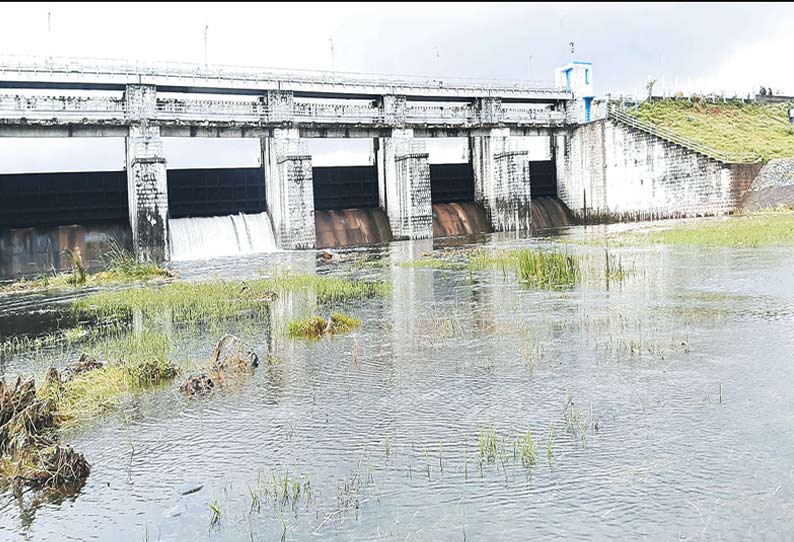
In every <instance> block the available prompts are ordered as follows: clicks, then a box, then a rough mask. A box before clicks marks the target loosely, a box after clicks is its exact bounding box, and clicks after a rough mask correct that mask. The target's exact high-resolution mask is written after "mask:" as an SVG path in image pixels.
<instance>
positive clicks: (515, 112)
mask: <svg viewBox="0 0 794 542" xmlns="http://www.w3.org/2000/svg"><path fill="white" fill-rule="evenodd" d="M487 115H488V116H487V118H481V113H480V112H478V111H477V109H476V108H475V107H473V106H472V105H471V104H452V105H419V104H412V103H410V102H409V103H408V104H406V107H405V108H404V109H403V110H402V112H401V113H400V114H399V115H398V116H397V117H395V118H391V119H389V118H387V116H386V114H385V112H384V110H383V108H382V107H379V106H378V105H376V104H375V103H374V102H373V103H370V104H334V103H307V102H301V101H297V100H296V101H294V102H293V103H292V107H291V108H289V107H276V108H274V109H270V108H269V107H268V105H267V103H265V102H264V101H261V100H224V99H220V100H206V99H194V98H186V99H182V98H179V99H175V98H158V99H157V101H156V107H155V110H154V111H151V112H149V113H148V114H147V117H148V118H150V119H151V120H155V121H159V122H162V123H164V124H185V123H187V124H190V123H209V124H220V123H226V124H236V125H256V126H262V125H267V124H272V123H282V122H294V123H295V124H298V125H305V124H316V125H365V126H389V125H406V126H457V127H465V126H473V125H477V124H489V125H492V124H501V125H507V126H543V127H561V126H563V125H564V124H565V122H566V117H565V112H564V111H557V110H552V109H538V108H534V109H532V108H521V107H515V106H503V107H501V108H499V109H498V110H497V112H496V113H495V114H494V112H492V111H490V112H488V113H487ZM130 120H131V118H130V112H129V110H128V105H127V103H126V101H125V100H124V98H118V97H107V96H72V95H64V96H29V95H0V122H2V123H4V124H11V123H32V124H37V123H38V124H46V125H59V124H75V123H81V124H98V125H100V124H113V125H118V124H124V123H126V122H129V121H130Z"/></svg>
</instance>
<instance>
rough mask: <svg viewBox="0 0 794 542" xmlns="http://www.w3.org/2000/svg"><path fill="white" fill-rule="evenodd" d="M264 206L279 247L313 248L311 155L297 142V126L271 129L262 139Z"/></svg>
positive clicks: (314, 240) (314, 243)
mask: <svg viewBox="0 0 794 542" xmlns="http://www.w3.org/2000/svg"><path fill="white" fill-rule="evenodd" d="M261 144H262V167H263V168H264V170H265V171H264V174H265V196H266V198H267V209H268V211H269V212H270V217H271V218H272V220H273V228H274V230H275V231H274V233H275V238H276V244H277V245H278V247H279V248H284V249H298V248H314V247H315V246H316V237H315V229H314V183H313V182H312V157H311V156H310V155H309V154H308V153H307V152H306V151H305V150H304V149H303V147H302V146H301V144H300V136H299V134H298V130H297V128H285V129H282V128H279V129H276V130H274V134H273V137H272V138H262V140H261Z"/></svg>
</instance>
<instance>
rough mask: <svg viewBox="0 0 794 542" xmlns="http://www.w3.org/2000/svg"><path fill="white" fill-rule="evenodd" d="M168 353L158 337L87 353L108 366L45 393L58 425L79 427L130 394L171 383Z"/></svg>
mask: <svg viewBox="0 0 794 542" xmlns="http://www.w3.org/2000/svg"><path fill="white" fill-rule="evenodd" d="M170 352H171V342H170V341H169V339H168V337H167V336H166V335H164V334H160V333H152V332H144V333H142V334H140V335H127V336H124V337H121V338H113V339H110V340H108V341H105V342H104V343H103V344H101V345H99V346H97V347H96V348H95V349H94V350H93V351H92V352H91V355H92V357H96V358H97V359H101V360H113V361H112V362H109V363H107V364H106V365H105V366H104V367H101V368H99V369H95V370H93V371H88V372H85V373H81V374H79V375H77V376H76V377H75V378H73V379H72V380H69V381H67V382H65V383H64V384H63V385H62V386H61V388H60V389H59V390H45V392H46V393H49V392H54V394H53V395H52V396H51V397H52V398H53V399H55V400H56V404H57V412H58V418H59V419H60V420H61V421H62V423H64V424H66V425H70V424H77V423H81V422H83V421H86V420H89V419H91V418H94V417H96V416H98V415H100V414H102V413H104V412H106V411H109V410H113V409H114V408H116V407H117V406H118V404H119V403H120V402H121V400H122V399H123V398H124V397H125V396H128V395H129V394H131V393H134V392H138V391H141V390H145V389H148V388H150V387H152V386H155V385H158V384H162V383H166V382H170V381H171V380H173V379H174V378H175V377H176V376H177V375H178V374H179V369H178V367H177V366H176V365H175V364H174V363H173V362H172V361H170V360H169V359H168V355H169V353H170Z"/></svg>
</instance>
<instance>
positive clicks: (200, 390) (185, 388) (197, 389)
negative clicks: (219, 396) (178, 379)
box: [179, 373, 215, 397]
mask: <svg viewBox="0 0 794 542" xmlns="http://www.w3.org/2000/svg"><path fill="white" fill-rule="evenodd" d="M214 387H215V382H213V380H212V378H210V376H209V375H208V374H205V373H195V374H192V375H190V376H189V377H187V380H185V381H184V382H183V383H182V385H181V386H179V391H181V392H182V393H184V394H185V395H187V396H188V397H193V396H195V395H207V394H209V393H210V392H211V391H212V389H213V388H214Z"/></svg>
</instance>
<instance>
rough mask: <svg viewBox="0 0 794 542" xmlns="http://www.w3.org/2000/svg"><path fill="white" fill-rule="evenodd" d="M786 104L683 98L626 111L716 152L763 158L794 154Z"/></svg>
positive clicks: (651, 102) (659, 101)
mask: <svg viewBox="0 0 794 542" xmlns="http://www.w3.org/2000/svg"><path fill="white" fill-rule="evenodd" d="M786 109H787V104H785V103H782V104H768V105H762V104H759V103H742V102H741V101H738V100H737V101H729V102H728V103H719V104H712V103H707V102H705V101H698V102H696V103H690V102H689V101H688V100H686V99H666V100H658V101H645V102H643V103H642V104H641V105H640V106H639V108H638V110H637V111H628V113H629V114H631V115H633V116H635V117H637V118H638V119H640V120H643V121H646V122H650V123H652V124H655V125H657V126H660V127H662V128H667V129H668V130H671V131H673V132H675V133H677V134H679V135H681V136H683V137H686V138H689V139H692V140H694V141H697V142H699V143H702V144H704V145H707V146H709V147H712V148H714V149H716V150H719V151H724V152H729V153H757V154H758V155H759V156H760V157H761V158H762V159H764V160H769V159H771V158H786V157H791V156H794V130H792V128H791V127H790V126H789V123H788V117H787V113H786Z"/></svg>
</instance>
